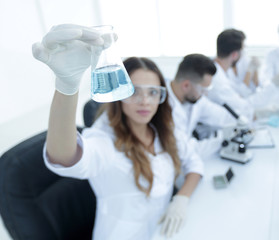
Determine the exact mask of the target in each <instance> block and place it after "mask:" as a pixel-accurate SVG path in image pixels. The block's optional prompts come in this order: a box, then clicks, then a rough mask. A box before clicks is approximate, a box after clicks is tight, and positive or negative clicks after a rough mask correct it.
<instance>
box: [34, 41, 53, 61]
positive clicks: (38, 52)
mask: <svg viewBox="0 0 279 240" xmlns="http://www.w3.org/2000/svg"><path fill="white" fill-rule="evenodd" d="M32 53H33V56H34V58H36V59H38V60H39V61H41V62H44V63H47V62H48V60H49V52H48V51H47V50H46V49H45V47H44V46H43V45H42V44H41V43H39V42H37V43H34V44H33V45H32Z"/></svg>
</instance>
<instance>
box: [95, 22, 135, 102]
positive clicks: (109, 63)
mask: <svg viewBox="0 0 279 240" xmlns="http://www.w3.org/2000/svg"><path fill="white" fill-rule="evenodd" d="M93 29H94V30H96V31H99V32H100V33H101V36H102V38H103V39H104V40H105V44H104V47H103V49H102V51H101V53H100V56H99V59H98V62H97V65H96V63H95V62H94V61H93V59H92V61H91V98H92V99H93V100H94V101H96V102H113V101H118V100H122V99H124V98H127V97H130V96H131V95H132V94H133V93H134V86H133V84H132V81H131V79H130V77H129V75H128V73H127V71H126V69H125V67H124V64H123V62H122V60H121V58H120V56H119V55H118V54H117V49H116V47H115V37H114V34H113V27H112V26H110V25H103V26H97V27H93ZM92 57H93V56H92ZM95 65H96V66H95Z"/></svg>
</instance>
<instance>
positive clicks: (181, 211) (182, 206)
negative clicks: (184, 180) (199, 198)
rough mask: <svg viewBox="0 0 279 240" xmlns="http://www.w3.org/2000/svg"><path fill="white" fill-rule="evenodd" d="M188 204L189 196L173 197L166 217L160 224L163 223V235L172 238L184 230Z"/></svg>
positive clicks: (164, 216)
mask: <svg viewBox="0 0 279 240" xmlns="http://www.w3.org/2000/svg"><path fill="white" fill-rule="evenodd" d="M188 202H189V198H188V197H187V196H182V195H175V196H174V197H173V199H172V201H171V202H170V204H169V206H168V209H167V211H166V213H165V215H163V217H162V218H161V220H160V222H163V226H162V229H161V234H162V235H165V236H166V237H168V238H170V237H172V236H173V234H174V233H177V232H179V231H180V230H181V229H182V228H183V226H184V224H185V222H186V217H187V205H188Z"/></svg>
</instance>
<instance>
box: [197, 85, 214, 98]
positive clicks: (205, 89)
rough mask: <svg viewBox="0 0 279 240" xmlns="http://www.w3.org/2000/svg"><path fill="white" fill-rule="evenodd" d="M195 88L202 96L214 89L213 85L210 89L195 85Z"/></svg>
mask: <svg viewBox="0 0 279 240" xmlns="http://www.w3.org/2000/svg"><path fill="white" fill-rule="evenodd" d="M193 86H194V88H195V90H196V91H197V93H198V94H199V95H200V96H201V95H203V94H207V93H208V92H209V91H210V90H211V89H212V87H213V85H212V84H210V85H209V86H208V87H204V86H202V85H200V84H193Z"/></svg>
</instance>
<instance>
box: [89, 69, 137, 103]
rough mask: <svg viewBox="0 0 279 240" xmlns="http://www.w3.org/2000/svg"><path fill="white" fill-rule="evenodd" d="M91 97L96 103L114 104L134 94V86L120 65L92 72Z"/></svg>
mask: <svg viewBox="0 0 279 240" xmlns="http://www.w3.org/2000/svg"><path fill="white" fill-rule="evenodd" d="M91 81H92V82H91V97H92V99H93V100H94V101H96V102H113V101H118V100H121V99H124V98H127V97H130V96H131V95H132V94H133V93H134V86H133V84H132V82H131V80H130V79H129V76H128V74H127V73H126V71H125V70H124V69H123V68H122V67H121V66H119V65H112V66H106V67H102V68H97V69H95V70H94V71H92V76H91Z"/></svg>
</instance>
